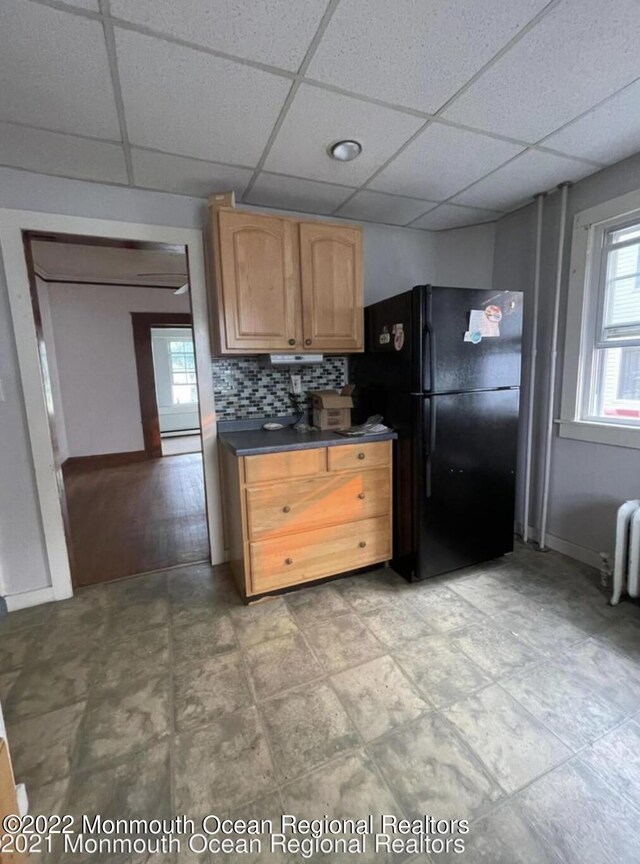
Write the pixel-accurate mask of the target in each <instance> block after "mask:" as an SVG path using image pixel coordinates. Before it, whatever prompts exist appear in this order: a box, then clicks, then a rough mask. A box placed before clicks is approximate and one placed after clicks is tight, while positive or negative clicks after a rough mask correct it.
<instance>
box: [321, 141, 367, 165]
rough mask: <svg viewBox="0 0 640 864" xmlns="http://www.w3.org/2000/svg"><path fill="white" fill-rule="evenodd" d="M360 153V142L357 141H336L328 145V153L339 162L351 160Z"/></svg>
mask: <svg viewBox="0 0 640 864" xmlns="http://www.w3.org/2000/svg"><path fill="white" fill-rule="evenodd" d="M361 153H362V144H360V142H358V141H348V140H347V141H336V143H335V144H332V145H331V146H330V147H329V155H330V156H331V158H332V159H337V160H338V161H339V162H351V160H352V159H355V158H356V157H357V156H359V155H360V154H361Z"/></svg>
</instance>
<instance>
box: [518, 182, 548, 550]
mask: <svg viewBox="0 0 640 864" xmlns="http://www.w3.org/2000/svg"><path fill="white" fill-rule="evenodd" d="M546 194H547V193H546V192H539V193H538V194H537V195H535V196H534V198H535V199H536V251H535V261H534V269H533V313H532V314H533V326H532V328H531V359H530V367H529V398H528V406H527V437H526V446H525V472H524V505H523V510H524V517H523V523H524V524H523V528H522V539H523V540H524V542H525V543H528V542H529V510H530V509H531V463H532V461H533V408H534V402H535V389H536V363H537V357H538V310H539V307H540V266H541V261H542V215H543V211H544V199H545V195H546Z"/></svg>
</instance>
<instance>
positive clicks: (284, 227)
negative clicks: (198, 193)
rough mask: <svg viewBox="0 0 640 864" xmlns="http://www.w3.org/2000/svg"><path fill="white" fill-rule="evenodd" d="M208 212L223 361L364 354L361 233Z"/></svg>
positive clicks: (222, 210) (223, 210)
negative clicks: (274, 355)
mask: <svg viewBox="0 0 640 864" xmlns="http://www.w3.org/2000/svg"><path fill="white" fill-rule="evenodd" d="M217 199H218V196H214V198H213V199H212V205H211V228H212V236H211V240H212V244H211V245H212V251H213V258H214V260H213V262H212V264H213V268H212V269H213V273H214V277H215V282H216V301H217V302H216V308H215V309H214V310H213V317H214V319H216V318H217V320H214V322H213V323H214V326H213V331H214V344H215V346H216V353H218V354H269V353H289V352H290V353H293V354H299V353H303V352H308V353H325V352H331V353H344V352H353V351H362V350H363V347H364V334H363V331H364V313H363V300H362V295H363V288H362V232H361V230H360V229H359V228H357V227H353V226H345V225H335V224H330V223H327V222H300V221H299V220H297V219H291V218H288V217H280V216H267V215H265V214H262V213H254V212H245V211H242V210H235V209H234V208H233V207H232V206H226V205H227V203H228V200H229V199H225V204H224V206H218V204H219V202H218V200H217Z"/></svg>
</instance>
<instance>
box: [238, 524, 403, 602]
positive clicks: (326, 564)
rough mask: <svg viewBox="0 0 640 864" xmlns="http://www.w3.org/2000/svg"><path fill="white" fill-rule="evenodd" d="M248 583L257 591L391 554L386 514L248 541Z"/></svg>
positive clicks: (354, 565)
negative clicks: (249, 562) (330, 526)
mask: <svg viewBox="0 0 640 864" xmlns="http://www.w3.org/2000/svg"><path fill="white" fill-rule="evenodd" d="M249 555H250V557H251V587H252V589H253V592H254V593H256V594H259V593H261V592H264V591H271V590H273V589H276V588H282V587H284V586H286V585H294V584H296V583H298V582H308V581H309V580H310V579H320V578H322V577H324V576H332V575H334V574H336V573H344V572H345V571H347V570H354V569H356V568H357V567H365V566H366V565H368V564H375V563H377V562H380V561H386V560H387V559H388V558H390V557H391V531H390V525H389V518H388V516H381V517H378V518H376V519H363V520H362V521H361V522H352V523H350V524H348V525H339V526H337V527H333V528H318V529H316V530H315V531H304V532H301V533H299V534H287V535H284V536H282V537H276V538H274V539H273V540H261V541H258V542H257V543H250V544H249Z"/></svg>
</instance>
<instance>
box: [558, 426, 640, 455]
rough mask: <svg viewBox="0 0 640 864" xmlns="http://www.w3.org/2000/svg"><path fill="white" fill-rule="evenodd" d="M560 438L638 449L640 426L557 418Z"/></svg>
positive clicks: (639, 446)
mask: <svg viewBox="0 0 640 864" xmlns="http://www.w3.org/2000/svg"><path fill="white" fill-rule="evenodd" d="M556 422H557V423H558V425H559V432H560V437H561V438H573V439H574V440H575V441H591V442H592V443H594V444H611V445H613V446H614V447H631V448H634V449H636V450H640V427H638V426H621V425H618V424H613V423H594V422H593V421H589V420H557V421H556Z"/></svg>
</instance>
